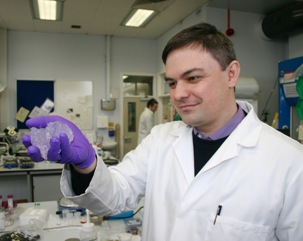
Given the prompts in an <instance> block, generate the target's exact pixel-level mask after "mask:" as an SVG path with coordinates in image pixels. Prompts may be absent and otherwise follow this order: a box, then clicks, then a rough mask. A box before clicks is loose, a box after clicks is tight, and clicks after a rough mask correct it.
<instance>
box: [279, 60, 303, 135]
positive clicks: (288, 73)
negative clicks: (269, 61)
mask: <svg viewBox="0 0 303 241" xmlns="http://www.w3.org/2000/svg"><path fill="white" fill-rule="evenodd" d="M278 69H279V121H278V129H279V130H280V131H281V132H283V133H285V134H287V135H289V136H290V137H292V138H293V139H298V133H297V127H298V126H299V122H300V120H299V116H298V115H297V113H296V110H295V108H296V106H297V103H298V100H299V94H298V92H297V90H296V87H297V82H298V77H299V76H300V75H302V74H303V56H302V57H297V58H292V59H287V60H283V61H280V62H279V63H278Z"/></svg>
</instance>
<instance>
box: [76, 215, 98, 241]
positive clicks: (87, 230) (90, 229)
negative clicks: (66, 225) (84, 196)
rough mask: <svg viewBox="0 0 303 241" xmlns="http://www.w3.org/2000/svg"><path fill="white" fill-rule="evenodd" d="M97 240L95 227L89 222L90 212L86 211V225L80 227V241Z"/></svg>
mask: <svg viewBox="0 0 303 241" xmlns="http://www.w3.org/2000/svg"><path fill="white" fill-rule="evenodd" d="M94 240H97V231H96V228H95V225H94V224H93V223H91V222H90V212H89V210H88V209H86V223H85V224H83V225H82V229H81V231H80V241H94Z"/></svg>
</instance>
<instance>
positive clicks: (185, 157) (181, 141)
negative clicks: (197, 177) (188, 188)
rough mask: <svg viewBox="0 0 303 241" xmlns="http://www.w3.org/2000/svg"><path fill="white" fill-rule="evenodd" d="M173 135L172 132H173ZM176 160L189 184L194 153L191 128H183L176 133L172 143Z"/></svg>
mask: <svg viewBox="0 0 303 241" xmlns="http://www.w3.org/2000/svg"><path fill="white" fill-rule="evenodd" d="M173 135H174V133H173ZM172 146H173V149H174V152H175V155H176V158H177V161H178V162H179V164H180V166H181V168H182V171H183V174H184V177H185V179H186V181H187V184H190V183H191V181H192V180H193V178H194V153H193V138H192V128H191V127H188V126H187V127H184V129H183V130H182V131H181V132H179V134H176V141H175V142H174V143H173V144H172Z"/></svg>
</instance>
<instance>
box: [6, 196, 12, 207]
mask: <svg viewBox="0 0 303 241" xmlns="http://www.w3.org/2000/svg"><path fill="white" fill-rule="evenodd" d="M7 208H14V196H13V194H9V195H7Z"/></svg>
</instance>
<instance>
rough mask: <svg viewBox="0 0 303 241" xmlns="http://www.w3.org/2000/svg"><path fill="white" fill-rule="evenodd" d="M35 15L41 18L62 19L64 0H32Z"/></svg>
mask: <svg viewBox="0 0 303 241" xmlns="http://www.w3.org/2000/svg"><path fill="white" fill-rule="evenodd" d="M31 5H32V6H31V7H32V13H33V17H34V18H35V19H41V20H53V21H55V20H61V19H62V11H63V0H31Z"/></svg>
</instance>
